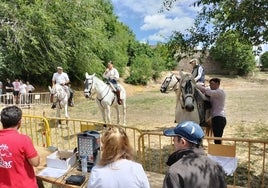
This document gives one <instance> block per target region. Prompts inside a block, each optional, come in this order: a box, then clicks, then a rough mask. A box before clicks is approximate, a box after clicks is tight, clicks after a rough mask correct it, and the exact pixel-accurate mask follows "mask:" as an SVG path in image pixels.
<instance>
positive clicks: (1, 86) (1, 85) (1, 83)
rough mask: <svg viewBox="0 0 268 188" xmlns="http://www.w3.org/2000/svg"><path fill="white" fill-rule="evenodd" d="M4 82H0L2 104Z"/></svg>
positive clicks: (0, 100)
mask: <svg viewBox="0 0 268 188" xmlns="http://www.w3.org/2000/svg"><path fill="white" fill-rule="evenodd" d="M2 95H3V82H1V81H0V103H1V102H3V96H2Z"/></svg>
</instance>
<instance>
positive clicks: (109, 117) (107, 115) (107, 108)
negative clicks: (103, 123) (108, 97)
mask: <svg viewBox="0 0 268 188" xmlns="http://www.w3.org/2000/svg"><path fill="white" fill-rule="evenodd" d="M105 111H106V117H107V122H108V123H109V124H111V108H110V106H109V105H108V106H107V107H106V109H105Z"/></svg>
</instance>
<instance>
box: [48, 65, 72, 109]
mask: <svg viewBox="0 0 268 188" xmlns="http://www.w3.org/2000/svg"><path fill="white" fill-rule="evenodd" d="M69 82H70V79H69V76H68V74H67V73H65V72H63V68H62V67H57V72H55V73H54V74H53V77H52V86H53V85H54V84H60V85H62V86H63V87H64V88H65V90H66V91H67V92H69V93H70V98H69V100H68V104H69V106H74V105H73V92H72V91H71V90H70V89H69V87H68V86H67V84H68V83H69ZM51 108H56V104H55V103H53V105H52V107H51Z"/></svg>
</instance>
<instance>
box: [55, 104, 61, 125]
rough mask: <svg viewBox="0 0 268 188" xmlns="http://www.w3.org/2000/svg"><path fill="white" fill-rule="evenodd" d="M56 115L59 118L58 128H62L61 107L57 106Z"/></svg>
mask: <svg viewBox="0 0 268 188" xmlns="http://www.w3.org/2000/svg"><path fill="white" fill-rule="evenodd" d="M56 117H57V118H58V120H57V125H58V128H60V127H61V120H60V118H61V115H60V109H59V108H57V110H56Z"/></svg>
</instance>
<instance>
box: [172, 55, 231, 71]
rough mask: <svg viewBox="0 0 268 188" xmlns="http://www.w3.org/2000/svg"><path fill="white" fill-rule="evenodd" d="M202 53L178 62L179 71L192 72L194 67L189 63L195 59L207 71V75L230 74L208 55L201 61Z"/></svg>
mask: <svg viewBox="0 0 268 188" xmlns="http://www.w3.org/2000/svg"><path fill="white" fill-rule="evenodd" d="M200 56H201V54H200V53H197V54H196V55H194V56H192V57H190V58H188V59H183V60H181V61H180V62H178V66H177V68H176V69H177V70H183V71H186V72H191V71H192V66H191V65H190V64H189V61H190V60H191V59H193V58H197V59H198V60H199V62H200V64H201V65H202V66H203V68H204V69H205V73H206V74H229V72H228V71H227V70H224V69H223V68H222V66H221V64H220V63H219V62H216V61H214V60H213V59H212V58H211V57H210V56H209V55H206V56H205V57H204V58H202V59H201V60H200Z"/></svg>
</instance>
